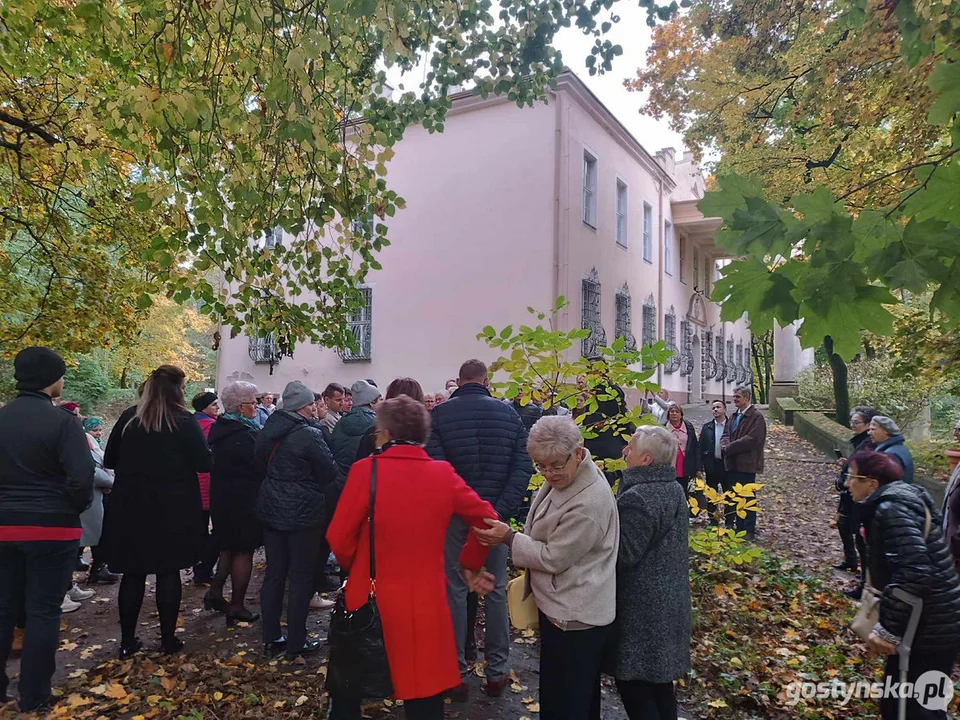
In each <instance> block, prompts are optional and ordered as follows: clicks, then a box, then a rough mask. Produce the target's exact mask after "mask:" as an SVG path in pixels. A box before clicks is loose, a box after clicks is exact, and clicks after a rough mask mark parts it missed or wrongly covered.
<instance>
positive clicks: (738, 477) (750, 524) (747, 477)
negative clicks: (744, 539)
mask: <svg viewBox="0 0 960 720" xmlns="http://www.w3.org/2000/svg"><path fill="white" fill-rule="evenodd" d="M727 481H728V482H729V483H730V487H731V488H732V487H733V486H734V485H736V484H737V483H740V484H741V485H746V484H748V483H752V482H756V481H757V474H756V473H747V472H740V471H738V470H730V471H728V472H727ZM741 530H744V531H746V532H747V533H750V534H751V535H752V534H753V533H755V532H756V531H757V513H756V512H755V511H753V510H747V516H746V517H745V518H741V517H740V516H739V515H738V516H737V532H740V531H741Z"/></svg>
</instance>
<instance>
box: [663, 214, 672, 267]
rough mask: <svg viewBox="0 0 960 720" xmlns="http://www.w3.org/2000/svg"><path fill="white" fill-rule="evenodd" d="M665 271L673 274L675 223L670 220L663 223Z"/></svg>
mask: <svg viewBox="0 0 960 720" xmlns="http://www.w3.org/2000/svg"><path fill="white" fill-rule="evenodd" d="M663 271H664V272H665V273H666V274H667V275H673V223H671V222H670V221H669V220H665V221H664V223H663Z"/></svg>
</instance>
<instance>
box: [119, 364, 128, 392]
mask: <svg viewBox="0 0 960 720" xmlns="http://www.w3.org/2000/svg"><path fill="white" fill-rule="evenodd" d="M120 387H121V388H126V387H127V366H126V365H124V366H123V370H122V371H121V373H120Z"/></svg>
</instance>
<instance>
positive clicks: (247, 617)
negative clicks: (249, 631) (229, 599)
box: [227, 607, 260, 627]
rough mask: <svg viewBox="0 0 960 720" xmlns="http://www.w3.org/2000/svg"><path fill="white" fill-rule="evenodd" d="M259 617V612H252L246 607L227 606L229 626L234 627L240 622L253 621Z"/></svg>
mask: <svg viewBox="0 0 960 720" xmlns="http://www.w3.org/2000/svg"><path fill="white" fill-rule="evenodd" d="M259 619H260V615H259V613H255V612H250V611H249V610H247V609H246V608H243V609H242V610H233V609H231V608H229V607H228V608H227V627H233V625H234V624H235V623H238V622H245V623H252V622H256V621H257V620H259Z"/></svg>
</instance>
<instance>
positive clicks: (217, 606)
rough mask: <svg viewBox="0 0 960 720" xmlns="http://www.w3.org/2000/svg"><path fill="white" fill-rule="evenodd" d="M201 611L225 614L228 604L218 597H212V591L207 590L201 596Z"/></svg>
mask: <svg viewBox="0 0 960 720" xmlns="http://www.w3.org/2000/svg"><path fill="white" fill-rule="evenodd" d="M194 582H196V581H194ZM203 609H204V610H216V611H217V612H219V613H225V612H227V610H229V609H230V603H228V602H227V601H226V600H224V599H223V598H222V597H220V596H219V595H214V594H213V590H212V589H211V590H207V591H206V592H205V593H204V594H203Z"/></svg>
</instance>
